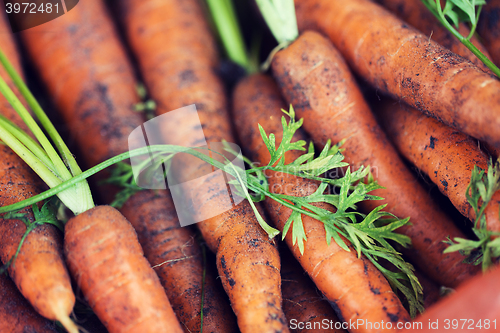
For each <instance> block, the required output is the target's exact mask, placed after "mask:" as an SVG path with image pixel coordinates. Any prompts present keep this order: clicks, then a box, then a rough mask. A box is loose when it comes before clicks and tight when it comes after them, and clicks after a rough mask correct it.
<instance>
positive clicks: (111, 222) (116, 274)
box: [64, 206, 182, 332]
mask: <svg viewBox="0 0 500 333" xmlns="http://www.w3.org/2000/svg"><path fill="white" fill-rule="evenodd" d="M64 241H65V244H64V252H65V254H66V258H67V263H68V267H69V269H70V271H71V273H72V275H73V277H74V278H75V280H76V282H77V283H78V286H79V287H80V288H81V290H82V292H83V294H84V295H85V297H86V299H87V301H88V302H89V305H90V307H91V308H92V310H94V312H95V313H96V314H97V316H98V317H99V318H100V319H101V321H102V322H103V324H104V325H105V326H106V328H107V329H108V330H109V331H110V332H165V331H168V332H182V329H181V327H180V325H179V323H178V322H177V318H176V317H175V314H174V312H173V311H172V308H171V307H170V303H169V302H168V299H167V296H166V295H165V293H164V292H163V288H162V286H161V285H160V282H159V280H158V277H157V276H156V274H155V272H154V271H153V269H152V268H151V266H150V265H149V263H148V261H147V260H146V258H145V257H144V255H143V252H142V248H141V246H140V245H139V242H138V241H137V235H136V233H135V231H134V229H133V228H132V226H131V225H130V223H129V222H128V221H127V220H126V219H125V218H124V217H123V215H121V214H120V212H118V211H117V210H116V209H114V208H112V207H110V206H97V207H95V208H93V209H90V210H88V211H86V212H84V213H82V214H80V215H78V216H76V217H74V218H72V219H70V220H69V221H68V223H67V224H66V226H65V229H64Z"/></svg>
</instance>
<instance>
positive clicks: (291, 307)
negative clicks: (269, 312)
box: [280, 248, 346, 333]
mask: <svg viewBox="0 0 500 333" xmlns="http://www.w3.org/2000/svg"><path fill="white" fill-rule="evenodd" d="M280 255H281V261H282V263H283V267H282V269H281V279H282V281H283V282H282V286H281V289H282V291H283V310H284V311H285V315H286V318H287V320H288V322H289V323H290V327H291V331H292V332H296V333H320V332H323V333H324V332H327V333H346V330H344V329H342V328H339V329H335V323H337V327H341V324H342V323H341V322H339V320H338V318H337V316H336V315H335V312H334V311H333V309H332V307H331V306H330V304H329V303H328V301H327V300H325V299H324V298H323V296H322V295H321V293H320V292H319V291H318V290H317V289H316V286H315V285H314V283H312V281H311V279H309V278H308V277H307V276H306V275H305V274H306V273H305V272H304V270H303V269H302V267H300V265H299V263H298V262H297V261H296V260H295V259H294V258H293V256H292V254H291V253H290V251H289V250H288V249H285V248H282V249H280ZM292 326H293V327H296V329H293V327H292Z"/></svg>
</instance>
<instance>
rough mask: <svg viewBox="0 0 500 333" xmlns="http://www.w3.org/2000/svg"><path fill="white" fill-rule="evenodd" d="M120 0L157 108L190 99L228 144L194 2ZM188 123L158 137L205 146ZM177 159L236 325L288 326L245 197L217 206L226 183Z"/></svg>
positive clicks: (223, 107)
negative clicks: (194, 183) (190, 188)
mask: <svg viewBox="0 0 500 333" xmlns="http://www.w3.org/2000/svg"><path fill="white" fill-rule="evenodd" d="M120 5H121V8H122V10H123V13H124V23H125V24H124V25H125V27H126V29H127V37H128V41H129V42H130V45H131V47H132V50H133V52H134V54H135V56H136V58H137V59H138V62H139V64H140V67H141V73H142V75H143V76H144V79H145V83H146V86H147V87H148V91H149V93H150V94H151V96H152V97H153V99H154V100H155V101H156V102H157V103H158V108H157V110H156V112H157V114H158V115H161V114H165V113H167V112H169V111H172V110H175V109H178V108H181V107H184V106H187V105H191V104H195V105H196V107H197V109H198V112H197V114H198V116H199V120H200V122H201V126H202V128H203V133H204V137H205V139H206V141H207V142H209V143H213V142H221V141H222V140H223V139H225V140H227V141H229V142H234V138H233V136H232V134H231V131H232V130H231V127H230V122H229V117H228V112H227V101H226V98H225V91H224V88H223V86H222V83H221V81H220V79H219V78H218V77H217V76H216V75H215V71H214V70H215V67H216V66H217V61H218V56H217V52H216V46H215V43H214V40H213V37H212V36H211V34H210V29H209V27H208V25H207V23H206V21H205V18H204V14H203V12H202V10H201V8H200V7H199V4H198V3H197V2H196V1H194V0H187V1H186V0H182V1H181V0H170V1H161V0H147V1H143V0H141V1H138V0H127V1H122V2H121V3H120ZM165 77H169V79H168V80H166V79H165ZM190 121H191V119H190V118H189V117H182V116H180V117H179V118H176V119H171V122H170V123H169V124H165V127H162V129H163V133H164V135H165V136H168V133H175V132H177V133H179V132H181V133H179V136H180V137H176V138H172V137H170V138H167V139H170V140H169V141H168V142H169V143H173V144H180V145H184V146H198V145H199V144H204V143H202V142H204V140H203V138H200V137H199V136H198V135H197V134H196V128H193V126H194V125H195V124H194V123H192V122H190ZM178 129H182V131H179V130H178ZM199 139H202V140H201V141H197V140H199ZM177 163H178V164H177V168H178V170H183V178H182V179H184V180H186V179H190V180H193V179H197V180H193V181H199V183H197V186H195V188H198V189H199V191H197V192H196V193H194V198H193V206H194V207H196V212H195V219H197V220H202V222H201V223H198V224H197V226H198V228H199V229H200V231H201V233H202V235H203V238H204V239H205V241H206V242H207V245H208V247H209V248H210V249H211V250H212V251H213V252H215V253H216V258H217V268H218V271H219V275H220V276H221V280H222V284H223V286H224V289H225V290H226V292H227V293H228V295H229V298H230V300H231V305H232V308H233V310H234V312H235V313H236V316H237V319H238V325H239V327H240V330H241V331H242V332H256V331H259V332H288V328H287V325H286V322H285V316H284V314H283V311H282V309H281V303H282V299H281V290H280V285H281V278H280V274H279V272H280V262H279V255H278V252H277V249H276V247H275V243H274V241H272V240H270V239H269V237H268V234H267V233H266V232H265V231H264V230H263V229H262V228H261V227H260V225H259V223H258V221H257V219H256V217H255V215H254V213H253V211H252V208H251V206H250V205H249V203H248V202H246V201H244V202H242V203H240V204H239V205H237V206H236V207H233V208H231V207H228V210H225V209H223V211H221V207H223V206H225V205H226V204H225V202H227V194H225V192H226V190H227V187H226V184H219V183H218V182H215V181H213V180H210V179H206V178H203V179H206V181H204V180H200V178H198V177H199V175H207V174H210V173H211V172H212V168H211V166H209V165H206V164H202V163H200V162H199V161H192V160H190V161H186V160H184V159H182V158H181V159H179V160H178V162H177ZM226 207H227V206H226ZM224 210H225V211H224ZM214 215H215V216H214ZM204 216H214V217H211V218H208V219H206V218H204ZM248 267H252V269H251V270H249V269H248Z"/></svg>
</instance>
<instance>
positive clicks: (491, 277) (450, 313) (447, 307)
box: [403, 267, 500, 333]
mask: <svg viewBox="0 0 500 333" xmlns="http://www.w3.org/2000/svg"><path fill="white" fill-rule="evenodd" d="M499 278H500V268H499V267H496V268H494V269H492V270H491V271H490V272H488V273H486V274H485V275H481V276H477V277H475V278H474V279H471V280H470V281H467V283H464V284H463V285H462V286H460V287H459V288H458V289H457V290H456V292H454V293H452V294H451V295H449V296H447V297H445V298H443V299H442V300H441V301H440V302H438V303H437V304H435V305H434V306H432V307H430V308H429V309H428V310H427V311H426V312H425V313H424V314H423V315H422V316H421V317H419V318H417V319H416V320H415V322H414V323H412V325H411V326H410V325H408V327H407V328H408V329H407V330H404V331H403V332H404V333H411V332H415V333H416V332H422V330H423V331H431V330H434V328H435V327H437V331H444V330H453V331H455V332H468V331H470V330H481V331H487V332H497V331H498V318H500V305H499V302H498V300H499V298H500V286H499V284H498V279H499ZM465 304H466V305H467V306H464V305H465ZM465 320H466V321H465ZM464 321H465V322H464ZM429 325H432V326H429Z"/></svg>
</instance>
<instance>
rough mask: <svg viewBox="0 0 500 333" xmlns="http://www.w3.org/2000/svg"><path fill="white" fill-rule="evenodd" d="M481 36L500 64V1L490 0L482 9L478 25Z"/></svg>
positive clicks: (494, 60)
mask: <svg viewBox="0 0 500 333" xmlns="http://www.w3.org/2000/svg"><path fill="white" fill-rule="evenodd" d="M477 32H478V33H479V36H481V38H482V39H483V41H484V45H485V46H486V48H487V49H488V51H489V52H490V54H491V57H492V58H493V62H494V63H495V64H497V65H498V66H500V1H499V0H488V1H487V2H486V5H485V6H484V7H483V10H482V11H481V16H480V18H479V23H478V27H477Z"/></svg>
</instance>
